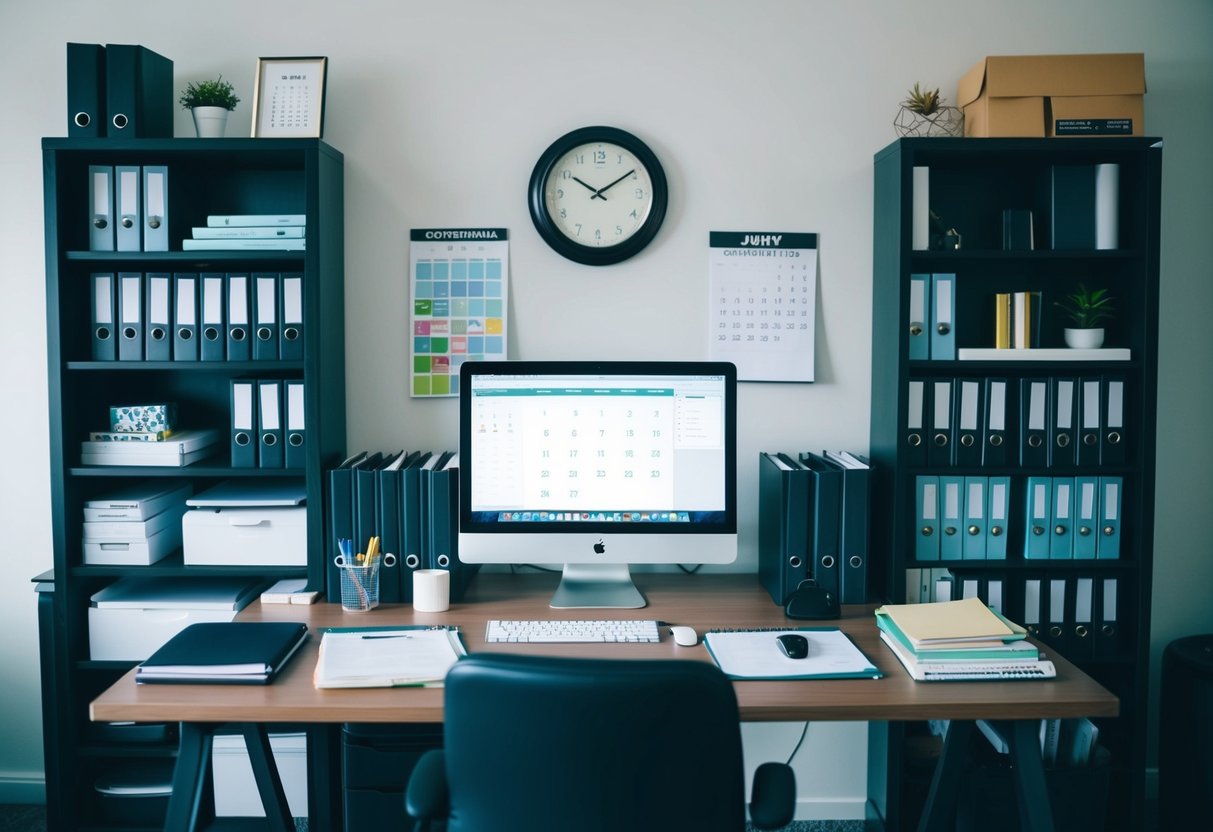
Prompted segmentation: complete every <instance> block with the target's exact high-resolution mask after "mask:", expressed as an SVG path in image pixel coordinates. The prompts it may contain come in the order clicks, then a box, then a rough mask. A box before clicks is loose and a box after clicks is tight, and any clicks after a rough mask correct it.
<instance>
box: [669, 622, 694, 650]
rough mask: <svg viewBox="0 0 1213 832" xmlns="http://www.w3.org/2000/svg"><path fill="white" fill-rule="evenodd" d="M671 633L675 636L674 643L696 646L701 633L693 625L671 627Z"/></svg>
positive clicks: (681, 645)
mask: <svg viewBox="0 0 1213 832" xmlns="http://www.w3.org/2000/svg"><path fill="white" fill-rule="evenodd" d="M670 635H672V636H673V637H674V643H675V644H677V645H679V646H680V647H694V646H695V645H696V644H698V643H699V634H698V633H696V632H695V629H694V628H693V627H682V626H678V627H671V628H670Z"/></svg>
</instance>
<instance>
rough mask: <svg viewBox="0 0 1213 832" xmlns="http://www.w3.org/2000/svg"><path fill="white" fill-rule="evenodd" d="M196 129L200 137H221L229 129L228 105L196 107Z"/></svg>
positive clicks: (193, 111)
mask: <svg viewBox="0 0 1213 832" xmlns="http://www.w3.org/2000/svg"><path fill="white" fill-rule="evenodd" d="M190 112H191V113H193V114H194V129H195V130H197V131H198V138H200V139H221V138H223V132H224V131H225V130H226V129H227V117H228V113H229V110H228V109H227V108H226V107H194V108H193V109H191V110H190Z"/></svg>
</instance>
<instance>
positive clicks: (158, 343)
mask: <svg viewBox="0 0 1213 832" xmlns="http://www.w3.org/2000/svg"><path fill="white" fill-rule="evenodd" d="M144 281H145V283H144V296H145V297H144V304H145V306H144V313H145V314H144V320H145V321H146V324H145V326H144V336H145V338H146V343H145V345H144V352H145V356H146V358H147V360H148V361H168V360H169V359H171V358H172V345H173V339H172V328H173V322H172V318H173V277H172V275H170V274H169V273H168V272H150V273H148V274H147V275H144Z"/></svg>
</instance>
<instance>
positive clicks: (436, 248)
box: [409, 228, 510, 396]
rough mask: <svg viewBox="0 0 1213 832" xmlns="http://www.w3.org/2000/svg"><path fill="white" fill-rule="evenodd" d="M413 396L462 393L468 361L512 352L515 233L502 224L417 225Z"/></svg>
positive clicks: (413, 242)
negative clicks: (462, 370)
mask: <svg viewBox="0 0 1213 832" xmlns="http://www.w3.org/2000/svg"><path fill="white" fill-rule="evenodd" d="M409 260H410V269H411V271H412V292H413V294H412V298H413V319H412V324H413V326H412V331H413V335H412V345H411V347H410V354H411V357H412V384H410V386H409V392H410V395H413V396H458V395H459V365H460V364H462V363H463V362H464V361H481V360H494V359H496V360H504V359H505V358H506V299H507V298H508V297H509V294H508V284H509V274H510V249H509V241H508V238H507V234H506V229H504V228H419V229H418V228H415V229H413V230H412V231H411V232H410V234H409Z"/></svg>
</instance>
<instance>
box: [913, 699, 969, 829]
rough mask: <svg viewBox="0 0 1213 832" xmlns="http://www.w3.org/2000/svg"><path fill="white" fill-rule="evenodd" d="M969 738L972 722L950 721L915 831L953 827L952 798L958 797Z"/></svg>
mask: <svg viewBox="0 0 1213 832" xmlns="http://www.w3.org/2000/svg"><path fill="white" fill-rule="evenodd" d="M972 735H973V723H972V722H971V721H969V720H956V719H954V720H952V721H951V722H950V723H948V733H947V736H945V737H944V741H943V752H942V753H941V754H940V756H939V762H938V763H936V764H935V776H934V777H932V778H931V790H930V791H929V792H927V802H926V805H925V806H924V807H923V810H922V817H921V818H919V820H918V829H919V832H936V830H940V829H951V828H953V827H954V826H955V825H956V799H957V797H958V796H959V794H960V772H961V770H962V769H963V767H964V763H965V760H966V759H968V756H969V738H970V737H971V736H972Z"/></svg>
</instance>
